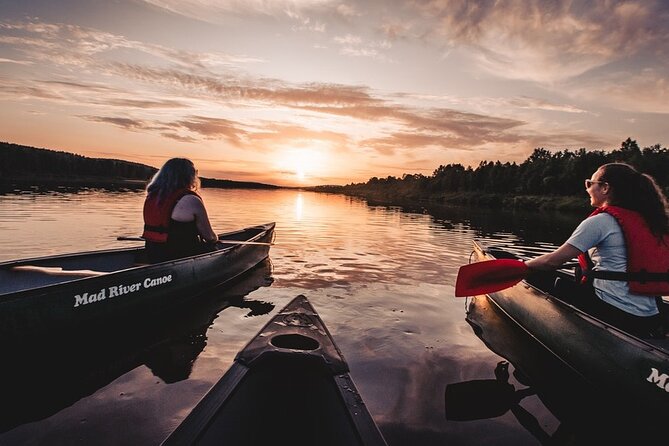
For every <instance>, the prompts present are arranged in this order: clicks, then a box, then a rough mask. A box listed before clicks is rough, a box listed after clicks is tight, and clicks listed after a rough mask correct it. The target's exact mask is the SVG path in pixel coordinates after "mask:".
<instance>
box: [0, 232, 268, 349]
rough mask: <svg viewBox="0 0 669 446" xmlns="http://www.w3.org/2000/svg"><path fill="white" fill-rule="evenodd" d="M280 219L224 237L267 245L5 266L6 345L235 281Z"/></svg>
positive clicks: (1, 293)
mask: <svg viewBox="0 0 669 446" xmlns="http://www.w3.org/2000/svg"><path fill="white" fill-rule="evenodd" d="M273 237H274V223H267V224H264V225H258V226H251V227H248V228H245V229H241V230H238V231H233V232H228V233H225V234H221V235H220V236H219V238H221V239H224V240H233V241H239V242H257V243H261V244H257V245H256V244H241V243H227V244H226V243H223V244H222V246H221V247H220V248H221V249H217V250H216V251H212V252H207V253H204V254H199V255H194V256H191V257H185V258H181V259H176V260H170V261H166V262H162V263H155V264H148V263H146V262H147V260H146V253H145V250H144V247H134V248H122V249H112V250H104V251H93V252H84V253H77V254H68V255H58V256H50V257H41V258H33V259H25V260H15V261H10V262H4V263H0V345H1V344H9V343H11V342H12V341H13V340H14V339H20V340H27V339H26V338H30V337H32V338H35V339H38V338H39V337H40V336H41V335H43V334H44V333H45V332H49V333H51V332H55V331H56V330H58V331H71V332H75V333H79V334H83V333H84V331H83V330H84V328H85V327H86V326H91V325H98V324H100V323H103V322H105V321H115V322H119V321H120V320H121V318H127V317H131V316H132V315H140V314H146V312H147V311H154V310H156V309H160V308H165V307H166V306H170V305H173V304H178V303H180V302H182V301H184V300H187V299H189V298H192V297H193V296H194V295H195V294H196V293H197V292H200V291H203V290H204V289H206V287H210V286H214V285H218V284H221V283H224V282H226V281H228V280H231V279H233V278H235V277H237V276H238V275H240V274H242V273H244V272H246V271H248V270H249V269H251V268H253V267H254V266H256V265H257V264H258V263H260V262H261V261H262V260H264V259H265V258H267V256H268V255H269V249H270V246H269V244H270V243H271V242H272V240H273Z"/></svg>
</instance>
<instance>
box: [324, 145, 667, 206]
mask: <svg viewBox="0 0 669 446" xmlns="http://www.w3.org/2000/svg"><path fill="white" fill-rule="evenodd" d="M616 161H618V162H620V161H622V162H626V163H629V164H631V165H633V166H635V167H636V168H637V169H639V170H640V171H642V172H644V173H648V174H650V175H652V176H653V177H655V179H656V180H657V182H658V184H660V186H661V187H663V188H664V189H665V190H666V189H667V186H669V150H667V149H666V148H665V147H661V146H660V144H656V145H653V146H650V147H645V148H643V149H641V148H640V147H639V145H638V144H637V142H636V141H635V140H633V139H631V138H627V139H626V140H625V141H623V142H622V144H621V146H620V148H619V149H616V150H612V151H604V150H586V149H584V148H582V149H579V150H573V151H572V150H562V151H557V152H551V151H549V150H546V149H543V148H538V149H535V150H534V152H533V153H532V154H531V155H530V156H529V157H528V158H527V159H526V160H525V161H523V162H522V163H520V164H517V163H509V162H505V163H503V162H501V161H494V162H493V161H482V162H481V163H480V164H479V165H478V166H477V167H475V168H472V167H464V166H463V165H461V164H447V165H445V166H444V165H441V166H439V167H438V168H437V169H436V170H435V171H434V172H433V174H432V175H430V176H426V175H423V174H404V175H403V176H402V177H401V178H397V177H392V176H388V177H386V178H377V177H374V178H371V179H370V180H369V181H367V182H365V183H351V184H348V185H346V186H318V187H315V188H312V190H315V191H319V192H334V193H342V194H347V195H354V196H360V197H364V198H367V199H368V200H373V201H375V202H385V203H397V204H400V203H406V202H425V203H428V204H429V203H430V202H432V203H439V204H453V205H474V206H485V207H491V208H517V209H522V208H524V209H532V208H535V209H536V208H539V209H558V210H579V211H580V210H585V209H588V207H589V205H588V199H587V195H586V193H585V191H584V184H583V182H584V180H585V179H586V178H590V176H591V175H592V173H593V172H594V171H595V170H597V168H598V167H599V166H600V165H602V164H605V163H610V162H616Z"/></svg>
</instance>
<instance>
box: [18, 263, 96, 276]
mask: <svg viewBox="0 0 669 446" xmlns="http://www.w3.org/2000/svg"><path fill="white" fill-rule="evenodd" d="M12 271H25V272H35V273H42V274H46V275H48V276H73V277H95V276H103V275H105V274H109V273H107V272H104V271H92V270H90V269H74V270H67V269H63V268H61V267H60V266H36V265H20V266H15V267H13V268H12Z"/></svg>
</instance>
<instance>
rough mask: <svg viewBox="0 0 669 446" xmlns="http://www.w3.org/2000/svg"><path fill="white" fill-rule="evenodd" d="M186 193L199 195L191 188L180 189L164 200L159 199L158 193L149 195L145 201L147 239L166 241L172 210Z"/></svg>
mask: <svg viewBox="0 0 669 446" xmlns="http://www.w3.org/2000/svg"><path fill="white" fill-rule="evenodd" d="M185 195H195V196H197V197H199V195H198V194H197V193H196V192H194V191H192V190H190V189H179V190H176V191H174V192H172V193H171V194H169V195H168V196H167V197H163V199H162V200H158V194H156V193H152V194H149V195H147V197H146V200H145V201H144V233H143V234H142V237H144V239H145V240H148V241H150V242H154V243H166V242H167V233H168V232H169V227H170V219H171V218H172V211H173V210H174V207H175V206H176V205H177V202H178V201H179V200H180V199H181V198H182V197H183V196H185Z"/></svg>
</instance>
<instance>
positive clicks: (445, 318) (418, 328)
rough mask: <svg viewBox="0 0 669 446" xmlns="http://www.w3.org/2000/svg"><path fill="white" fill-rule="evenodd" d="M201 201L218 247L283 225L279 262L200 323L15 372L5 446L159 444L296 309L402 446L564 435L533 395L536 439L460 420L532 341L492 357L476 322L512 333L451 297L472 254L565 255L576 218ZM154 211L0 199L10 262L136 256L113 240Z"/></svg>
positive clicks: (225, 297)
mask: <svg viewBox="0 0 669 446" xmlns="http://www.w3.org/2000/svg"><path fill="white" fill-rule="evenodd" d="M203 197H204V199H205V203H206V205H207V208H208V209H209V213H210V217H211V220H212V223H213V226H214V229H215V230H216V231H217V232H224V231H226V230H230V229H237V228H240V227H244V226H249V225H252V224H258V223H265V222H268V221H276V223H277V228H276V245H275V246H273V247H272V248H271V251H270V259H271V261H270V262H266V263H265V264H263V265H261V266H260V267H259V268H258V269H256V270H254V271H253V272H252V273H251V274H249V275H247V276H246V277H244V279H243V280H241V281H239V282H237V283H235V284H234V285H233V286H232V287H230V286H228V287H224V288H221V289H218V290H213V291H211V292H209V293H207V298H206V299H204V300H203V303H202V305H198V308H193V309H191V310H189V311H186V312H182V313H180V314H178V315H161V316H160V317H157V318H156V320H151V321H147V322H146V326H145V327H142V328H130V327H125V326H123V324H122V323H119V327H118V332H115V333H109V336H107V337H103V338H100V339H96V340H90V339H89V340H86V344H85V345H86V347H85V348H82V347H81V346H78V345H64V346H59V347H58V348H55V349H51V350H50V351H49V352H48V354H47V353H40V354H37V353H35V354H32V352H27V355H26V356H28V357H31V360H21V361H18V360H12V358H5V360H4V361H3V368H5V369H6V370H9V372H8V375H7V376H10V377H12V378H11V379H10V378H8V379H5V381H4V382H3V383H2V384H1V385H2V386H3V388H4V390H2V394H3V395H4V397H3V398H2V399H0V404H2V413H3V414H4V415H3V418H4V422H3V424H2V429H1V431H2V432H3V433H1V434H0V444H58V443H62V444H64V443H67V444H159V443H160V441H162V440H163V439H164V438H165V436H166V435H167V434H168V433H169V432H170V431H171V430H172V429H173V428H174V427H175V426H176V425H177V424H178V423H179V422H180V420H182V419H183V417H185V415H186V414H187V413H188V412H189V411H190V409H191V408H192V407H193V406H194V405H195V404H196V403H197V401H198V400H199V399H200V398H201V397H202V396H203V395H204V394H205V393H206V391H207V390H208V389H209V388H210V387H211V386H212V385H213V384H214V383H215V382H216V381H217V380H218V379H219V378H220V376H221V375H222V374H223V373H224V372H225V370H227V368H228V367H229V365H230V364H231V362H232V360H233V358H234V356H235V354H236V353H237V351H238V350H240V349H241V348H242V347H243V346H244V345H245V343H246V342H247V341H248V340H249V339H250V338H251V337H252V336H253V335H254V334H255V333H256V332H257V331H258V330H259V329H260V328H261V327H262V326H263V325H264V324H265V323H266V322H267V320H268V319H269V318H270V317H271V316H272V315H273V314H275V312H276V311H278V310H279V309H280V308H282V307H283V306H284V305H285V304H286V303H288V301H289V300H290V299H292V298H293V297H294V296H296V295H297V294H305V295H306V296H307V297H308V298H309V299H310V301H311V302H312V304H313V305H314V307H315V308H316V310H317V311H318V312H319V314H320V315H321V317H322V319H323V320H324V322H325V324H326V325H327V327H328V328H329V330H330V332H331V333H332V334H333V336H334V338H335V340H336V341H337V343H338V345H339V347H340V349H341V350H342V352H343V354H344V356H345V357H346V359H347V360H348V363H349V365H350V368H351V375H352V377H353V379H354V381H355V382H356V384H357V387H358V389H359V390H360V393H361V394H362V397H363V398H364V400H365V401H366V403H367V406H368V408H369V410H370V412H371V414H372V415H373V417H374V419H375V420H376V422H377V423H378V425H379V426H380V429H381V431H382V432H383V434H384V436H385V437H386V439H387V441H388V443H389V444H390V445H405V444H406V445H409V444H411V445H414V444H416V445H417V444H421V445H431V444H435V445H436V444H439V445H444V444H451V445H452V444H456V445H457V444H486V443H487V444H514V445H523V444H540V442H542V441H545V440H546V438H549V437H551V436H553V437H557V433H560V432H561V433H562V434H564V430H565V429H568V428H566V427H565V426H566V423H565V422H564V419H563V418H562V416H561V413H557V412H558V411H556V410H555V409H554V407H553V406H552V405H551V404H547V403H546V402H545V401H543V400H542V399H541V398H540V397H538V396H536V395H534V396H532V395H531V396H527V397H525V398H523V400H522V401H521V405H522V407H523V410H524V411H526V412H527V413H529V414H530V416H531V418H532V419H534V420H535V421H536V423H535V424H533V425H532V426H534V427H533V428H528V427H527V426H526V425H527V422H526V420H525V422H523V423H521V422H519V420H518V418H517V417H516V415H514V412H511V411H509V412H506V413H505V414H503V415H501V416H497V417H495V418H487V419H486V418H484V419H481V420H476V421H450V420H447V419H446V417H445V409H444V389H445V387H446V385H447V384H452V383H457V382H463V381H468V380H474V379H491V378H494V373H495V368H496V366H497V365H498V363H499V362H500V361H502V358H501V357H500V356H498V354H496V353H493V350H494V351H496V352H497V353H500V354H503V355H506V356H509V357H510V358H517V356H518V355H522V354H523V353H522V345H523V344H522V343H523V342H524V341H522V340H517V341H514V342H512V343H511V344H512V345H513V346H514V347H516V348H517V349H520V350H521V353H518V352H514V353H513V354H511V353H509V354H506V353H505V347H504V345H503V343H502V346H501V347H500V346H499V345H497V346H495V345H492V344H494V342H493V343H492V344H491V339H493V338H494V339H497V340H500V339H502V337H501V335H500V336H493V338H490V339H487V340H485V341H486V343H487V344H488V345H489V346H490V348H489V347H488V346H486V343H484V342H483V340H482V339H480V338H479V337H477V335H476V334H475V333H474V330H473V328H472V326H471V325H470V324H469V323H468V322H467V320H466V317H467V314H466V309H467V308H470V309H472V312H471V313H470V317H469V319H470V321H472V320H473V322H474V323H477V324H484V325H485V324H488V325H495V326H497V325H499V324H501V325H502V326H504V321H503V320H502V321H500V320H499V319H498V318H497V319H496V318H495V316H494V314H493V313H491V312H490V311H488V310H489V309H486V307H485V302H482V301H481V300H480V299H479V300H478V301H475V302H474V303H472V302H471V300H465V299H458V298H455V297H454V296H453V286H454V281H455V277H456V274H457V269H458V267H459V266H461V265H463V264H465V263H467V262H468V258H469V255H470V253H471V245H472V243H471V242H472V240H474V239H483V240H490V241H494V242H495V243H497V244H503V245H507V246H509V247H513V248H515V249H522V250H526V251H532V252H542V251H545V250H546V249H550V248H551V247H553V246H555V245H556V244H559V243H560V242H561V241H563V240H564V239H565V238H566V237H567V236H568V234H569V233H570V232H571V230H572V229H573V228H574V226H575V225H576V224H577V222H578V220H579V217H578V216H558V215H551V216H543V215H539V214H538V213H536V214H534V215H530V214H518V213H516V214H506V213H504V212H494V213H474V212H470V211H462V210H460V211H458V210H454V209H446V208H445V209H437V210H431V211H430V212H429V213H428V212H427V211H423V210H421V209H414V210H411V209H401V208H396V207H384V206H373V205H368V204H367V203H366V202H364V201H361V200H358V199H351V198H347V197H344V196H340V195H326V194H315V193H308V192H299V191H242V190H216V189H205V190H204V191H203ZM142 202H143V194H142V193H141V192H102V191H84V192H79V193H47V194H37V193H23V194H8V195H0V260H10V259H17V258H24V257H34V256H43V255H49V254H56V253H65V252H75V251H84V250H94V249H101V248H114V247H118V246H126V245H131V244H132V243H133V242H118V241H116V237H117V236H118V235H139V233H140V230H141V227H142V222H141V206H142ZM481 315H484V316H485V317H482V316H481ZM486 318H487V319H488V321H487V322H486V321H485V320H483V319H486ZM482 320H483V322H482ZM505 336H506V335H505ZM83 337H84V338H85V334H83ZM494 339H493V340H494ZM504 339H507V338H506V337H504ZM82 343H83V339H82ZM507 347H508V345H507ZM528 348H529V347H528ZM491 349H492V350H491ZM527 352H530V350H527ZM530 354H531V353H530ZM514 362H515V360H514ZM509 370H510V371H511V372H512V375H511V378H510V382H511V383H513V384H514V386H516V387H517V388H523V387H526V386H527V385H528V383H527V381H528V380H530V381H531V377H530V378H527V377H525V378H523V379H522V380H521V381H518V378H519V375H518V374H515V375H514V374H513V371H514V366H513V364H512V365H511V366H510V367H509ZM7 395H9V396H7ZM476 398H481V402H485V401H484V400H485V396H472V400H473V401H475V400H476ZM571 404H573V405H574V406H577V405H578V401H577V400H574V401H572V402H571ZM567 412H568V411H567ZM574 435H575V434H574ZM572 437H573V435H572Z"/></svg>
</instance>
